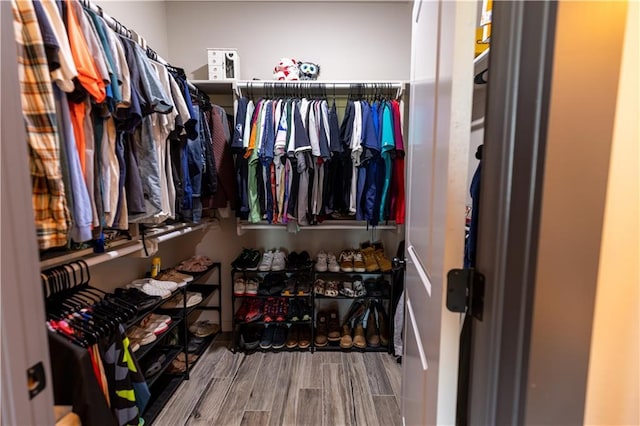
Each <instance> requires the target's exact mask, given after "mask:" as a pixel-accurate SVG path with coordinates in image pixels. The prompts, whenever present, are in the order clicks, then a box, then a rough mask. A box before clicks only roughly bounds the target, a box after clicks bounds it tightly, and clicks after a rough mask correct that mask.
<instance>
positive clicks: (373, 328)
mask: <svg viewBox="0 0 640 426" xmlns="http://www.w3.org/2000/svg"><path fill="white" fill-rule="evenodd" d="M375 312H376V309H375V305H372V306H371V308H369V317H368V318H367V344H368V345H369V346H370V347H372V348H377V347H379V346H380V333H379V332H378V325H377V324H376V315H375Z"/></svg>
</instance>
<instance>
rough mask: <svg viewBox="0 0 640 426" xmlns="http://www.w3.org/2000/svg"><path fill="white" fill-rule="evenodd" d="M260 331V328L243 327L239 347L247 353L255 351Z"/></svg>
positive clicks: (258, 342) (254, 326)
mask: <svg viewBox="0 0 640 426" xmlns="http://www.w3.org/2000/svg"><path fill="white" fill-rule="evenodd" d="M262 330H263V327H262V326H256V325H246V326H244V327H243V328H242V331H241V332H240V347H241V348H243V349H245V350H248V351H251V350H254V349H256V348H257V347H258V345H259V344H260V339H261V337H262Z"/></svg>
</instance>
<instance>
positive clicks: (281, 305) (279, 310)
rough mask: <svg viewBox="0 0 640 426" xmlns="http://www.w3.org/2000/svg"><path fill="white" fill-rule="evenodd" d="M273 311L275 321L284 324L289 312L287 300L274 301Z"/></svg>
mask: <svg viewBox="0 0 640 426" xmlns="http://www.w3.org/2000/svg"><path fill="white" fill-rule="evenodd" d="M275 311H276V312H275V320H276V321H277V322H284V321H285V320H286V319H287V314H288V312H289V303H288V302H287V299H284V298H280V299H276V305H275Z"/></svg>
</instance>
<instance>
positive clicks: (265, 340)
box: [260, 326, 276, 349]
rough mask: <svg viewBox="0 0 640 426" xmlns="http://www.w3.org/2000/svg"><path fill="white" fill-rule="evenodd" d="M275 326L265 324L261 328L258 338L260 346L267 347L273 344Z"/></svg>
mask: <svg viewBox="0 0 640 426" xmlns="http://www.w3.org/2000/svg"><path fill="white" fill-rule="evenodd" d="M275 329H276V327H269V326H266V327H265V328H264V330H262V338H261V339H260V348H262V349H269V348H271V346H272V345H273V337H274V331H275Z"/></svg>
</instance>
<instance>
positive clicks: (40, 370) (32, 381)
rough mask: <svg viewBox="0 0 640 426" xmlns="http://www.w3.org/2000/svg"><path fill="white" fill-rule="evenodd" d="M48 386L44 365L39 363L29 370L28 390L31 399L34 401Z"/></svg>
mask: <svg viewBox="0 0 640 426" xmlns="http://www.w3.org/2000/svg"><path fill="white" fill-rule="evenodd" d="M45 386H47V380H46V375H45V373H44V365H42V362H39V363H37V364H35V365H33V366H31V367H29V368H28V369H27V389H28V390H29V399H33V397H35V396H36V395H38V394H39V393H40V392H42V389H44V388H45Z"/></svg>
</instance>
